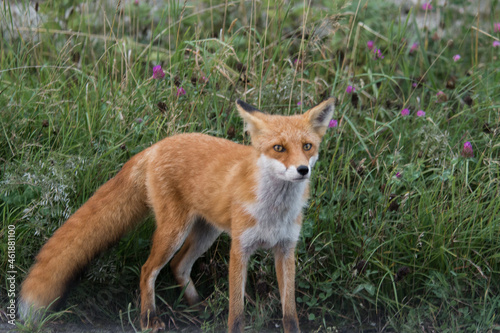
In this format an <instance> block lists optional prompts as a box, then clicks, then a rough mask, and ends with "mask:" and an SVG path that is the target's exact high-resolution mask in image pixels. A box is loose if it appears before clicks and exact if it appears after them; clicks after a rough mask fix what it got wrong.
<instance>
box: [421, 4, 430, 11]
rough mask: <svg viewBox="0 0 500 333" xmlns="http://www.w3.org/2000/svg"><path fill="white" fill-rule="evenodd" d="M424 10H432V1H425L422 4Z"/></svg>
mask: <svg viewBox="0 0 500 333" xmlns="http://www.w3.org/2000/svg"><path fill="white" fill-rule="evenodd" d="M422 10H432V5H431V4H430V2H424V3H423V4H422Z"/></svg>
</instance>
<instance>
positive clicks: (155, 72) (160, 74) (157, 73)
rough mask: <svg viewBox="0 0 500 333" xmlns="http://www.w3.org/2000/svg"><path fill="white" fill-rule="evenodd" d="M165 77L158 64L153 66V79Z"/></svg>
mask: <svg viewBox="0 0 500 333" xmlns="http://www.w3.org/2000/svg"><path fill="white" fill-rule="evenodd" d="M164 77H165V72H163V69H162V68H161V66H160V65H158V66H155V67H153V79H158V80H161V79H163V78H164Z"/></svg>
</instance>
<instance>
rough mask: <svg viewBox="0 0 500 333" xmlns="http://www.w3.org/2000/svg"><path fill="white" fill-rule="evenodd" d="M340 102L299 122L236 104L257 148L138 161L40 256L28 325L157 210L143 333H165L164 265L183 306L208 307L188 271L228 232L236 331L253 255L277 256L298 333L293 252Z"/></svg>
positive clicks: (25, 291) (25, 287) (194, 140)
mask: <svg viewBox="0 0 500 333" xmlns="http://www.w3.org/2000/svg"><path fill="white" fill-rule="evenodd" d="M334 102H335V99H334V98H328V99H327V100H325V101H323V102H321V103H319V104H318V105H316V106H314V107H312V108H311V109H309V110H308V111H306V112H304V113H302V114H297V115H289V116H283V115H272V114H269V113H266V112H263V111H260V110H259V109H257V108H256V107H254V106H252V105H250V104H247V103H246V102H244V101H241V100H239V99H238V100H236V109H237V111H238V113H239V115H240V117H241V118H242V119H243V121H244V123H245V131H247V132H248V133H249V135H250V143H251V144H250V145H243V144H238V143H236V142H233V141H230V140H227V139H222V138H216V137H213V136H209V135H206V134H201V133H184V134H177V135H173V136H170V137H167V138H164V139H163V140H161V141H159V142H157V143H155V144H153V145H152V146H150V147H149V148H147V149H145V150H143V151H142V152H140V153H138V154H136V155H135V156H133V157H132V158H131V159H130V160H129V161H128V162H126V163H125V164H124V165H123V167H122V168H121V170H120V171H119V172H118V173H117V174H116V176H114V177H113V178H111V179H110V180H109V181H108V182H106V183H105V184H104V185H102V186H101V187H100V188H99V189H98V190H97V191H96V192H95V193H94V194H93V196H91V197H90V199H89V200H88V201H87V202H86V203H85V204H84V205H83V206H81V207H80V208H79V209H78V210H77V211H76V212H75V213H74V214H73V215H72V216H70V218H69V219H68V220H67V221H66V222H65V223H64V224H63V225H62V226H61V227H60V228H59V229H57V230H56V231H55V232H54V234H53V235H52V237H51V238H50V239H49V240H48V241H47V243H46V244H45V245H44V246H43V247H42V249H41V250H40V252H39V253H38V255H37V256H36V259H35V263H34V264H33V266H32V267H31V269H30V270H29V272H28V275H27V277H26V278H25V280H24V281H23V283H22V285H21V291H20V294H19V295H20V296H19V300H18V302H19V303H18V314H19V316H20V318H22V319H24V320H26V319H27V318H28V317H30V318H33V317H35V318H36V315H37V314H40V313H41V310H42V309H52V308H53V307H54V305H55V304H57V302H58V301H60V300H61V299H62V298H63V296H64V295H66V292H67V289H68V288H69V285H70V283H71V282H73V280H74V279H75V278H76V275H77V274H78V273H79V272H80V271H81V270H82V269H83V268H85V266H86V265H88V264H89V263H90V261H91V260H92V259H93V258H94V257H95V256H96V255H97V254H99V253H100V252H103V251H105V250H106V249H107V248H109V247H110V246H111V245H113V244H114V243H116V242H118V240H119V239H120V238H121V237H123V236H124V235H125V234H126V233H127V232H130V231H131V230H132V229H133V228H134V227H136V226H137V225H138V224H140V222H141V221H142V220H143V219H144V218H145V217H146V216H147V215H148V214H150V212H151V211H152V212H153V215H154V217H155V221H156V229H155V231H154V233H153V236H152V242H151V252H150V254H149V257H148V259H147V260H146V262H145V264H144V265H143V266H142V268H141V274H140V299H141V311H140V323H141V328H142V329H143V330H146V329H150V330H151V331H152V332H158V331H161V330H165V323H164V322H163V321H162V320H161V319H160V318H159V316H158V315H157V312H156V305H155V281H156V278H157V276H158V274H159V273H160V271H161V269H162V268H163V267H164V266H165V265H166V264H167V263H168V262H170V267H171V269H172V272H173V274H174V276H175V278H176V280H177V282H178V283H179V285H180V286H181V287H182V288H183V290H184V297H185V299H186V301H187V303H188V304H190V305H196V304H199V303H200V302H201V298H200V296H199V294H198V292H197V291H196V288H195V286H194V284H193V280H192V279H191V277H190V275H191V269H192V267H193V264H194V262H195V261H196V260H197V259H198V258H199V257H200V256H201V255H202V254H203V253H205V252H206V251H207V250H208V249H209V248H210V246H211V245H212V244H213V243H214V241H215V240H216V239H217V237H218V236H219V235H220V234H221V233H222V232H226V233H228V234H229V235H230V238H231V244H230V257H229V277H228V281H229V315H228V332H230V333H235V332H243V330H244V311H243V310H244V295H245V284H246V277H247V264H248V261H249V258H250V256H251V255H252V253H254V252H255V251H256V250H257V249H268V250H271V251H272V252H273V254H274V264H275V270H276V275H277V280H278V289H279V292H280V299H281V306H282V315H283V318H282V323H283V329H284V332H286V333H295V332H300V328H299V319H298V316H297V310H296V304H295V248H296V244H297V241H298V239H299V234H300V230H301V226H302V210H303V208H304V207H305V206H306V204H307V200H308V197H309V181H310V177H311V173H312V168H313V166H314V164H315V163H316V161H317V160H318V154H319V148H320V144H321V141H322V138H323V136H324V135H325V133H326V131H327V129H328V124H329V122H330V119H331V118H332V116H333V112H334V104H335V103H334Z"/></svg>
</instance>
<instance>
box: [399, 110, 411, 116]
mask: <svg viewBox="0 0 500 333" xmlns="http://www.w3.org/2000/svg"><path fill="white" fill-rule="evenodd" d="M409 114H410V110H409V109H403V110H401V115H402V116H403V117H404V116H408V115H409Z"/></svg>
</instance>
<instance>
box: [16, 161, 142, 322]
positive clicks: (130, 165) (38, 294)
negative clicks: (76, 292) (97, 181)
mask: <svg viewBox="0 0 500 333" xmlns="http://www.w3.org/2000/svg"><path fill="white" fill-rule="evenodd" d="M144 153H145V152H142V153H140V154H138V155H136V156H134V157H133V158H132V159H131V160H130V161H129V162H127V163H126V164H125V165H124V166H123V168H122V170H121V171H120V172H119V173H118V174H117V175H116V176H115V177H114V178H112V179H111V180H109V181H108V182H107V183H105V184H104V185H103V186H101V187H100V188H99V189H98V190H97V191H96V192H95V194H94V195H93V196H92V197H91V198H90V199H89V200H88V201H87V202H86V203H85V204H84V205H83V206H82V207H81V208H80V209H78V210H77V211H76V212H75V213H74V214H73V215H72V216H71V217H70V218H69V219H68V220H67V221H66V222H65V223H64V224H63V225H62V226H61V227H60V228H59V229H58V230H57V231H56V232H55V233H54V235H53V236H52V237H51V238H50V239H49V240H48V242H47V243H46V244H45V245H44V246H43V247H42V249H41V250H40V253H39V254H38V256H37V257H36V262H35V264H34V265H33V267H32V268H31V270H30V272H29V274H28V276H27V278H26V279H25V280H24V282H23V284H22V287H21V292H20V296H19V302H18V311H19V316H20V317H21V318H22V319H27V318H29V317H32V316H33V318H35V319H36V318H38V316H39V310H41V309H43V308H48V307H49V305H53V304H56V303H57V300H60V299H61V298H62V297H63V295H64V294H65V292H66V289H67V288H68V286H69V284H70V283H71V282H72V281H73V280H74V279H75V278H76V277H77V275H78V274H79V273H80V272H81V270H82V269H83V268H84V267H85V266H86V265H87V264H88V263H89V262H90V261H91V260H92V259H93V258H94V257H95V256H96V255H97V254H99V253H100V252H102V251H104V250H106V249H107V248H108V247H109V246H111V245H113V244H114V243H116V242H118V240H119V239H120V238H121V237H122V236H123V235H124V234H125V233H127V231H129V230H131V229H132V228H133V227H134V226H136V225H137V224H139V223H140V222H141V221H142V219H143V218H144V216H145V215H146V214H147V212H148V207H147V202H146V190H145V181H144V180H145V176H144V174H145V172H144V170H143V169H144V165H142V164H144V157H145V154H144Z"/></svg>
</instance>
